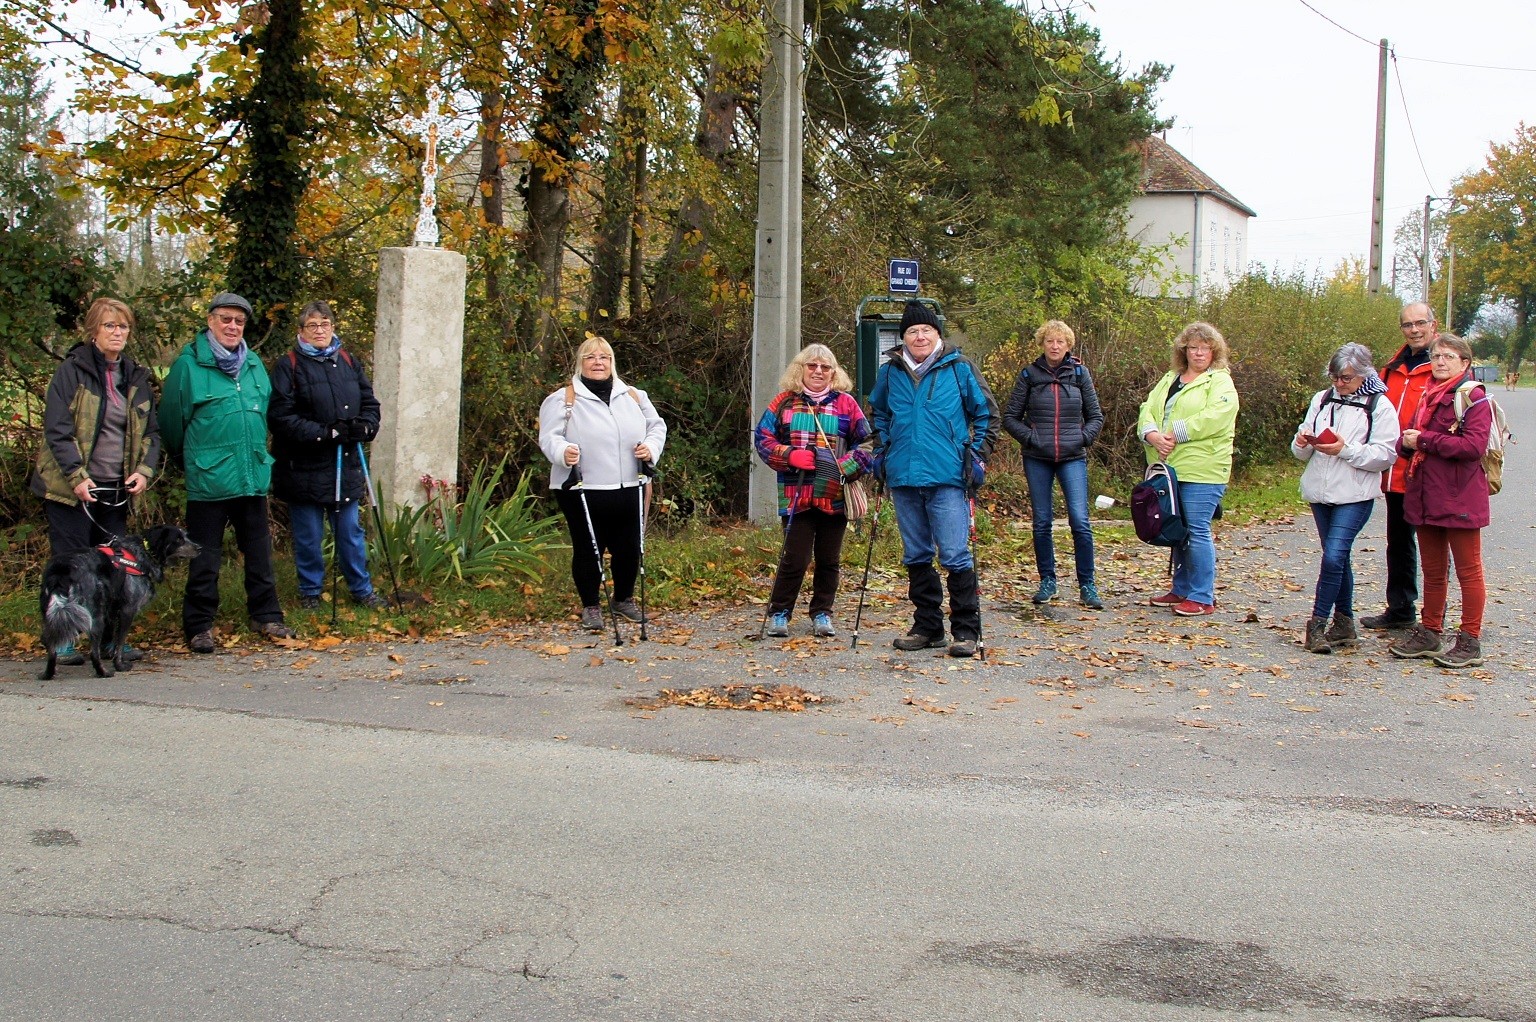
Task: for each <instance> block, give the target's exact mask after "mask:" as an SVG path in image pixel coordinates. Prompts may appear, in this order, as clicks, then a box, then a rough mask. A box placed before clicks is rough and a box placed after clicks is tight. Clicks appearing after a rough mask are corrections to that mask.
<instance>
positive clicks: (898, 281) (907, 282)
mask: <svg viewBox="0 0 1536 1022" xmlns="http://www.w3.org/2000/svg"><path fill="white" fill-rule="evenodd" d="M891 293H892V294H905V295H915V294H917V260H916V259H892V260H891Z"/></svg>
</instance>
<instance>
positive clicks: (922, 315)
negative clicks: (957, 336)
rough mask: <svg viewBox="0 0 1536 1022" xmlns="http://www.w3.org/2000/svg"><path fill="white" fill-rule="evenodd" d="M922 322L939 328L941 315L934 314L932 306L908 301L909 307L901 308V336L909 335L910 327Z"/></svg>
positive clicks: (936, 328)
mask: <svg viewBox="0 0 1536 1022" xmlns="http://www.w3.org/2000/svg"><path fill="white" fill-rule="evenodd" d="M920 323H926V324H927V325H928V326H931V327H933V328H934V329H935V330H938V329H939V317H938V316H937V315H935V314H934V311H933V310H932V309H931V308H929V307H928V306H926V305H924V304H923V303H922V302H918V301H911V302H908V303H907V307H906V308H905V309H902V310H901V331H900V332H901V336H902V337H905V336H907V330H908V328H910V327H914V326H917V325H918V324H920ZM940 332H941V333H942V331H940Z"/></svg>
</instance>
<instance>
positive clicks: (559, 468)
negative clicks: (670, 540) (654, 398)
mask: <svg viewBox="0 0 1536 1022" xmlns="http://www.w3.org/2000/svg"><path fill="white" fill-rule="evenodd" d="M666 440H667V424H666V423H665V422H663V421H662V420H661V416H660V415H658V414H657V413H656V408H655V406H653V405H652V404H651V399H650V398H648V397H646V396H645V392H644V391H643V390H636V389H635V388H633V387H631V386H629V385H628V384H626V383H625V382H624V381H623V380H621V379H619V376H618V371H617V370H616V368H615V366H614V361H613V348H612V346H611V345H609V343H608V342H607V341H606V340H604V339H603V338H601V337H595V336H594V337H588V338H587V339H586V340H585V341H583V342H582V344H581V347H579V348H577V349H576V371H575V373H574V374H573V375H572V376H571V381H570V382H569V383H567V384H566V385H565V386H564V387H561V388H560V389H559V390H557V391H555V392H554V393H553V394H551V395H549V396H548V397H547V398H545V399H544V403H543V405H541V406H540V407H539V448H540V449H541V450H542V451H543V452H544V456H545V457H546V458H548V459H549V463H550V474H549V475H550V478H549V486H550V489H551V491H553V493H554V495H555V500H556V501H557V502H558V503H559V505H560V511H561V513H562V514H564V515H565V523H566V527H567V528H569V529H570V533H571V580H572V581H573V582H575V584H576V592H577V595H579V596H580V597H581V626H582V627H583V628H585V629H587V631H590V632H600V631H602V630H603V608H602V572H601V570H600V568H601V565H600V564H599V560H598V559H599V558H600V557H601V556H602V554H601V551H602V550H607V551H608V562H609V565H610V566H611V567H612V569H613V603H612V610H613V612H614V613H615V614H617V615H621V616H623V617H625V618H628V619H629V620H630V621H637V622H638V621H640V620H642V614H641V611H640V608H639V607H638V606H637V605H636V604H635V600H634V595H635V579H636V577H637V576H638V574H639V569H640V529H641V527H642V514H643V505H644V501H645V482H646V480H645V478H644V474H645V472H646V471H648V470H649V469H650V468H651V467H653V466H654V465H655V464H656V463H657V462H658V461H660V460H661V448H662V445H664V444H665V443H666Z"/></svg>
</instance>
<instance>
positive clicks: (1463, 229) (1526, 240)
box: [1450, 124, 1536, 370]
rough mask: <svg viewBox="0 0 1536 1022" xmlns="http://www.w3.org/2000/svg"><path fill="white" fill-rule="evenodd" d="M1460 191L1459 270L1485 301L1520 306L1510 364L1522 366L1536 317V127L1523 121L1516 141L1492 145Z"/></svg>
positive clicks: (1455, 238) (1455, 222)
mask: <svg viewBox="0 0 1536 1022" xmlns="http://www.w3.org/2000/svg"><path fill="white" fill-rule="evenodd" d="M1454 194H1455V196H1456V198H1457V200H1458V201H1459V202H1460V203H1461V210H1460V211H1459V212H1457V213H1456V214H1455V215H1454V216H1453V217H1452V218H1451V225H1450V238H1451V243H1452V244H1453V245H1455V246H1456V251H1457V253H1458V256H1459V258H1458V262H1457V267H1456V272H1457V274H1458V275H1461V274H1462V272H1463V271H1462V267H1463V266H1465V267H1466V270H1467V276H1468V278H1469V279H1472V280H1476V281H1478V282H1479V283H1480V285H1481V289H1482V296H1483V297H1484V298H1485V299H1487V300H1490V301H1498V302H1507V303H1508V304H1509V305H1510V307H1511V308H1512V309H1513V310H1514V314H1515V332H1514V336H1513V338H1512V339H1511V345H1510V352H1509V364H1510V367H1511V369H1512V370H1515V369H1518V368H1519V366H1520V360H1521V359H1522V358H1524V357H1525V353H1526V351H1527V349H1528V348H1529V347H1530V343H1531V331H1532V317H1533V316H1536V126H1528V125H1525V124H1521V125H1520V126H1519V128H1518V129H1517V130H1516V132H1515V137H1514V139H1512V140H1511V141H1509V142H1503V143H1498V142H1496V143H1494V144H1493V145H1491V146H1490V147H1489V150H1488V162H1487V164H1486V165H1485V166H1484V167H1483V169H1482V170H1479V171H1476V172H1475V173H1472V174H1468V175H1467V176H1466V177H1464V178H1462V179H1461V180H1460V181H1459V182H1457V184H1456V187H1455V190H1454Z"/></svg>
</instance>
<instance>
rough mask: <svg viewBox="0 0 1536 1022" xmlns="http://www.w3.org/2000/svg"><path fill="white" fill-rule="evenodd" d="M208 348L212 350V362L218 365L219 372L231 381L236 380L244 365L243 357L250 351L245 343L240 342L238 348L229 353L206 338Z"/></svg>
mask: <svg viewBox="0 0 1536 1022" xmlns="http://www.w3.org/2000/svg"><path fill="white" fill-rule="evenodd" d="M208 347H210V348H212V349H213V361H214V362H215V363H216V364H217V365H218V367H219V372H221V373H223V374H224V375H225V376H228V377H229V378H230V379H231V380H238V379H239V378H240V367H241V366H242V365H244V364H245V356H246V355H248V354H249V353H250V350H251V349H250V348H248V347H246V346H245V342H244V341H241V342H240V347H238V348H236V349H235V350H234V351H230V350H229V349H228V348H226V347H224V345H222V344H220V343H219V342H218V341H216V340H214V339H213V338H212V337H210V338H208Z"/></svg>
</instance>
